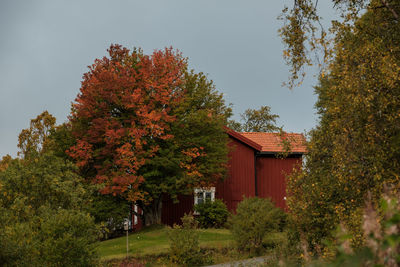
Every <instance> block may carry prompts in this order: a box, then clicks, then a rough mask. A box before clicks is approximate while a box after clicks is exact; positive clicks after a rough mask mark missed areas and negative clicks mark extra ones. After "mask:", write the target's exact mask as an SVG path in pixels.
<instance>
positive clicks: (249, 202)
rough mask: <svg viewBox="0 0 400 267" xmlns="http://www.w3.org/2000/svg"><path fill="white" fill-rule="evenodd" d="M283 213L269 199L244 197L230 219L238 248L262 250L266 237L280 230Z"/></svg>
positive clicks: (256, 252) (256, 251) (254, 250)
mask: <svg viewBox="0 0 400 267" xmlns="http://www.w3.org/2000/svg"><path fill="white" fill-rule="evenodd" d="M282 213H284V211H282V210H281V209H280V208H277V207H275V205H274V204H273V203H272V202H271V201H270V200H269V199H263V198H257V197H254V198H244V199H243V201H242V202H240V203H239V204H238V206H237V209H236V214H234V215H232V216H231V217H230V218H229V221H228V223H229V226H230V230H231V232H232V235H233V238H234V239H235V241H236V244H237V248H238V249H239V250H245V251H250V252H251V253H255V254H259V253H260V252H262V250H263V239H264V237H265V236H266V235H267V234H269V233H272V232H277V231H279V226H280V224H282V222H281V220H282V218H283V217H284V216H283V215H282Z"/></svg>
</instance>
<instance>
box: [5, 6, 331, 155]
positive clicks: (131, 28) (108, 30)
mask: <svg viewBox="0 0 400 267" xmlns="http://www.w3.org/2000/svg"><path fill="white" fill-rule="evenodd" d="M324 2H330V1H324ZM285 3H286V4H288V5H292V1H289V0H285V1H282V0H246V1H245V0H240V1H239V0H237V1H235V0H196V1H194V0H193V1H192V0H157V1H155V0H154V1H153V0H146V1H144V0H126V1H123V0H118V1H116V0H115V1H109V0H104V1H100V0H93V1H83V0H82V1H56V0H48V1H41V0H36V1H22V0H0V38H1V39H0V92H1V97H0V157H2V156H4V155H6V154H10V155H12V156H16V153H17V146H16V145H17V139H18V134H19V132H20V131H21V130H22V129H24V128H27V127H28V126H29V121H30V119H32V118H35V117H36V116H37V115H38V114H40V113H41V112H42V111H44V110H48V111H49V112H50V113H51V114H53V115H54V116H55V117H56V118H57V122H58V123H62V122H64V121H66V120H67V115H68V114H69V112H70V104H71V102H72V101H74V99H75V97H76V95H77V94H78V92H79V88H80V82H81V80H82V74H83V73H85V72H86V71H87V66H88V65H90V64H92V63H93V61H94V59H95V58H100V57H103V56H104V55H106V49H107V48H108V47H109V46H110V44H112V43H118V44H122V45H124V46H126V47H128V48H132V47H135V46H136V47H141V48H143V50H144V52H145V53H151V52H152V51H153V50H154V49H162V48H164V47H166V46H168V47H169V46H173V47H174V48H176V49H179V50H180V51H181V52H182V53H183V55H184V56H185V57H188V58H189V64H190V67H191V68H193V69H195V71H197V72H200V71H201V72H204V73H207V74H208V77H209V78H210V79H212V80H213V81H214V83H215V85H216V87H217V88H218V90H219V91H220V92H222V93H223V94H224V96H225V99H226V101H227V102H228V103H232V104H233V110H234V113H235V116H234V118H235V119H238V118H239V114H240V113H242V112H243V111H244V110H245V109H247V108H253V109H255V108H259V107H260V106H262V105H268V106H270V107H271V110H272V112H273V113H275V114H278V115H279V116H280V119H279V122H278V124H279V126H282V125H283V126H284V129H285V130H287V131H292V132H304V131H305V130H306V131H308V130H310V129H311V128H313V127H314V126H315V125H316V121H317V117H316V115H315V110H314V103H315V100H316V96H315V95H314V93H313V92H314V90H313V85H315V77H313V75H312V74H311V75H309V76H308V79H306V81H305V83H304V84H303V86H301V87H299V88H296V89H295V90H293V91H290V90H289V89H287V88H284V87H282V86H281V85H282V82H284V81H285V80H286V79H287V76H288V67H287V66H286V65H285V64H284V61H283V59H282V49H283V44H282V42H281V40H280V38H279V36H278V33H277V31H278V29H279V28H280V27H281V26H282V24H281V23H282V22H281V21H278V20H277V17H278V15H279V14H280V12H281V10H282V8H283V7H284V4H285ZM324 8H326V9H329V7H322V9H324Z"/></svg>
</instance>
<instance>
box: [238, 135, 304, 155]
mask: <svg viewBox="0 0 400 267" xmlns="http://www.w3.org/2000/svg"><path fill="white" fill-rule="evenodd" d="M238 134H240V135H242V136H244V137H246V138H248V139H250V140H251V141H252V142H254V143H256V144H258V145H260V146H261V152H286V151H285V149H284V145H283V143H282V138H284V139H287V140H288V141H289V142H290V146H291V147H290V152H292V153H296V152H297V153H305V152H307V148H306V145H305V142H306V139H305V138H304V135H303V134H298V133H285V134H283V135H281V134H279V133H257V132H256V133H254V132H253V133H238Z"/></svg>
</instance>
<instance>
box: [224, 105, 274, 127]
mask: <svg viewBox="0 0 400 267" xmlns="http://www.w3.org/2000/svg"><path fill="white" fill-rule="evenodd" d="M240 117H241V122H236V121H234V120H231V121H229V124H228V126H229V128H231V129H233V130H235V131H237V132H274V131H277V130H280V128H279V127H277V126H276V119H277V118H279V116H278V115H275V114H271V108H270V107H268V106H262V107H261V108H260V109H246V110H245V112H244V113H243V114H241V115H240Z"/></svg>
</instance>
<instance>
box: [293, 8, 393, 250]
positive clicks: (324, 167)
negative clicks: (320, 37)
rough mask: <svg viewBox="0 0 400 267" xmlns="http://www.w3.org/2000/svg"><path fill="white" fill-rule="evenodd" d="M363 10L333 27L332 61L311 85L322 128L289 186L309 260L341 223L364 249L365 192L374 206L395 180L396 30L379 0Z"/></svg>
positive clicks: (317, 132)
mask: <svg viewBox="0 0 400 267" xmlns="http://www.w3.org/2000/svg"><path fill="white" fill-rule="evenodd" d="M342 2H346V1H342ZM347 2H350V1H347ZM361 2H364V1H360V3H361ZM395 2H398V1H391V2H390V3H389V4H390V6H392V8H393V9H394V10H395V11H396V10H397V9H398V5H394V3H395ZM367 6H368V8H367V10H366V12H365V13H364V14H363V15H362V16H360V17H357V16H356V14H353V16H352V17H351V21H349V20H348V21H344V22H343V23H339V22H336V23H335V24H334V28H333V30H334V32H335V39H334V43H333V48H332V49H333V50H332V52H333V55H334V59H333V60H332V61H330V63H329V65H328V66H327V67H326V68H325V69H324V70H323V71H322V73H321V76H320V79H319V81H320V82H319V85H318V86H317V87H316V93H317V94H318V102H317V104H316V107H317V110H318V113H319V115H320V124H319V126H318V127H316V128H315V129H314V130H313V131H311V133H310V137H311V138H310V143H309V147H308V149H309V153H308V155H307V157H306V161H305V166H304V167H305V168H304V171H303V172H298V173H297V174H295V175H292V177H291V178H290V179H289V181H288V191H289V198H288V206H289V208H290V210H291V212H290V214H291V215H292V219H293V221H294V222H293V224H294V225H295V226H296V229H297V230H298V231H299V232H298V238H299V239H300V240H302V244H303V248H304V250H305V251H308V253H311V255H313V254H318V255H321V254H322V255H324V254H326V253H328V254H329V252H328V251H327V247H326V245H325V242H326V240H333V239H334V230H335V229H336V227H337V225H338V224H339V223H341V224H343V225H344V226H345V228H346V229H347V230H348V231H349V233H350V234H351V236H352V242H351V244H352V246H354V247H360V246H363V244H364V241H365V238H366V236H365V235H364V234H363V231H362V215H363V207H364V203H365V199H366V197H367V195H368V194H371V201H372V203H374V204H376V203H377V202H378V200H379V199H380V197H381V194H382V189H383V187H384V186H385V185H387V184H394V185H397V184H398V183H399V179H398V174H399V173H400V161H399V160H400V154H399V150H398V147H399V144H400V143H399V142H400V141H399V140H400V116H399V113H398V111H399V110H400V101H399V99H400V79H399V73H400V53H399V46H398V44H399V41H400V35H399V32H400V26H399V24H398V23H397V22H396V19H395V17H394V16H393V14H392V10H391V9H390V8H387V7H385V6H382V1H371V2H369V3H368V4H367ZM378 6H381V7H380V8H378ZM396 12H397V11H396ZM350 22H352V23H350ZM305 253H306V252H305ZM305 253H303V255H304V254H305Z"/></svg>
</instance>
